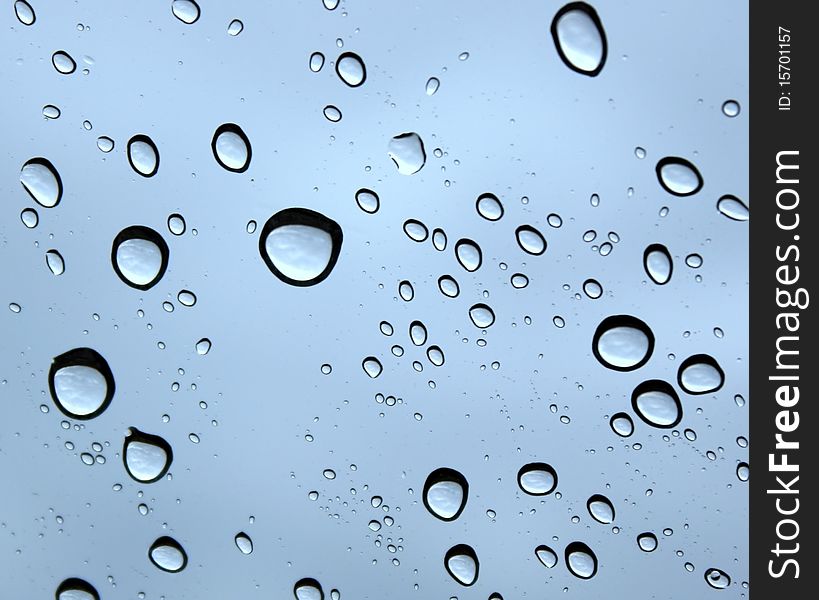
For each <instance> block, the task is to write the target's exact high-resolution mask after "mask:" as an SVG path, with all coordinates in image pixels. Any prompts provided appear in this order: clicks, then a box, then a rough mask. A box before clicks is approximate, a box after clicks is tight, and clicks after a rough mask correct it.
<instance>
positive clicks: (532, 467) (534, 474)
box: [518, 462, 557, 496]
mask: <svg viewBox="0 0 819 600" xmlns="http://www.w3.org/2000/svg"><path fill="white" fill-rule="evenodd" d="M518 485H519V486H520V489H522V490H523V491H524V492H526V493H527V494H529V495H530V496H546V495H547V494H551V493H552V492H553V491H554V489H555V488H556V487H557V472H556V471H555V470H554V468H553V467H552V466H551V465H547V464H546V463H541V462H536V463H529V464H527V465H524V466H523V467H521V468H520V471H518Z"/></svg>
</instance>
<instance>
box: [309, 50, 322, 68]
mask: <svg viewBox="0 0 819 600" xmlns="http://www.w3.org/2000/svg"><path fill="white" fill-rule="evenodd" d="M323 66H324V55H323V54H322V53H321V52H313V53H312V54H311V55H310V70H311V71H312V72H313V73H318V72H319V71H321V68H322V67H323Z"/></svg>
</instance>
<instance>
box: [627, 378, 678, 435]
mask: <svg viewBox="0 0 819 600" xmlns="http://www.w3.org/2000/svg"><path fill="white" fill-rule="evenodd" d="M631 406H632V408H633V409H634V412H635V413H636V414H637V416H638V417H640V418H641V419H642V420H643V421H645V422H646V423H648V424H649V425H651V426H653V427H659V428H661V429H670V428H671V427H674V426H675V425H677V423H679V422H680V420H681V419H682V405H681V404H680V398H679V396H677V392H675V391H674V388H672V387H671V385H669V384H668V383H666V382H665V381H661V380H659V379H651V380H648V381H644V382H643V383H641V384H640V385H638V386H637V387H636V388H634V391H633V392H632V394H631Z"/></svg>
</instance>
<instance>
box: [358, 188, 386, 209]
mask: <svg viewBox="0 0 819 600" xmlns="http://www.w3.org/2000/svg"><path fill="white" fill-rule="evenodd" d="M355 201H356V204H358V208H360V209H361V210H363V211H364V212H365V213H369V214H371V215H372V214H375V213H377V212H378V209H379V208H380V206H381V201H380V200H379V198H378V194H376V193H375V192H374V191H372V190H368V189H367V188H361V189H360V190H358V191H357V192H356V193H355Z"/></svg>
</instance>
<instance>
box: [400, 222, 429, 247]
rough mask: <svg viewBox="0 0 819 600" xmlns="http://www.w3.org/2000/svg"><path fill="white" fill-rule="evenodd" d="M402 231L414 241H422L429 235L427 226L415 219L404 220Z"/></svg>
mask: <svg viewBox="0 0 819 600" xmlns="http://www.w3.org/2000/svg"><path fill="white" fill-rule="evenodd" d="M404 233H406V234H407V237H408V238H409V239H411V240H412V241H414V242H423V241H425V240H426V239H427V238H428V237H429V231H428V230H427V226H426V225H424V224H423V223H421V221H418V220H417V219H407V220H406V221H404Z"/></svg>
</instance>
